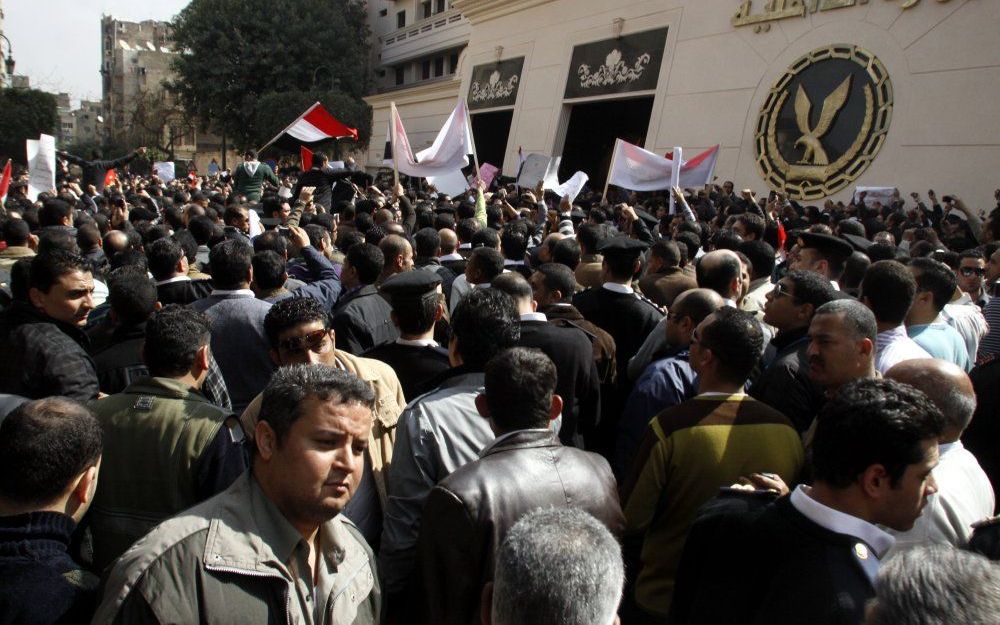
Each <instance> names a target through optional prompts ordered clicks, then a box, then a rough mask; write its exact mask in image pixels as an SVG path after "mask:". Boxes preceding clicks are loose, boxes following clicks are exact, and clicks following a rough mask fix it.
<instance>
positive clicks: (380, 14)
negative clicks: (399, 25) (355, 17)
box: [378, 9, 389, 17]
mask: <svg viewBox="0 0 1000 625" xmlns="http://www.w3.org/2000/svg"><path fill="white" fill-rule="evenodd" d="M386 15H389V9H382V10H381V11H379V12H378V16H379V17H385V16H386Z"/></svg>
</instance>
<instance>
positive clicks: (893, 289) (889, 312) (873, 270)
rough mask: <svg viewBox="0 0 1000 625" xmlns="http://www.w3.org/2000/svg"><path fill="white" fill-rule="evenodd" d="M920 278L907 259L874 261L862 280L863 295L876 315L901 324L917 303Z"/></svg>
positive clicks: (881, 318) (888, 321) (883, 320)
mask: <svg viewBox="0 0 1000 625" xmlns="http://www.w3.org/2000/svg"><path fill="white" fill-rule="evenodd" d="M916 292H917V282H916V280H914V279H913V274H912V273H910V270H909V269H907V268H906V266H905V265H904V264H903V263H900V262H898V261H895V260H880V261H878V262H877V263H872V266H871V267H869V268H868V271H866V272H865V277H864V278H863V279H862V280H861V296H862V297H863V298H866V299H867V300H868V306H869V307H870V308H871V309H872V312H873V313H875V319H877V320H878V321H882V322H884V323H891V324H893V325H899V324H901V323H903V320H904V319H906V313H907V312H908V311H909V310H910V306H911V305H912V304H913V297H914V295H916Z"/></svg>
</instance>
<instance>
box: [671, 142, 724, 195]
mask: <svg viewBox="0 0 1000 625" xmlns="http://www.w3.org/2000/svg"><path fill="white" fill-rule="evenodd" d="M718 161H719V146H718V145H716V146H715V147H711V148H709V149H707V150H705V151H704V152H702V153H701V154H699V155H697V156H695V157H694V158H692V159H689V160H686V161H685V160H683V159H682V160H681V172H680V177H679V178H678V183H677V186H679V187H680V188H682V189H697V188H698V187H703V186H705V185H706V184H708V183H710V182H712V176H714V175H715V164H716V163H717V162H718Z"/></svg>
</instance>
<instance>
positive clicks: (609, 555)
mask: <svg viewBox="0 0 1000 625" xmlns="http://www.w3.org/2000/svg"><path fill="white" fill-rule="evenodd" d="M496 563H497V564H496V573H495V574H494V581H493V582H492V583H491V584H487V585H486V590H485V591H484V592H483V607H482V623H483V625H523V624H524V623H531V622H538V623H560V624H561V625H618V623H619V619H618V617H617V615H616V611H617V609H618V603H619V602H620V601H621V596H622V582H623V580H624V578H625V567H624V564H623V563H622V555H621V548H620V547H619V546H618V542H617V541H616V540H615V537H614V536H613V535H612V534H611V532H609V531H608V530H607V528H606V527H604V526H603V525H601V523H600V522H598V521H597V519H595V518H593V517H592V516H590V515H589V514H587V513H586V512H584V511H582V510H576V509H572V508H570V509H565V508H556V509H548V510H546V509H540V510H536V511H534V512H530V513H528V514H526V515H525V516H523V517H521V520H520V521H518V522H517V523H516V524H514V527H512V528H511V529H510V532H508V533H507V538H506V540H504V542H503V544H502V545H501V546H500V549H499V550H498V551H497V555H496Z"/></svg>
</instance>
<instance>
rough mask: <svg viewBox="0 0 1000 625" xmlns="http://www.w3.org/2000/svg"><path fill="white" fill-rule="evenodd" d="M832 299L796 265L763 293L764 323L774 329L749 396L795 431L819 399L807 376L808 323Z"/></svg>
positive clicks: (818, 278) (814, 276)
mask: <svg viewBox="0 0 1000 625" xmlns="http://www.w3.org/2000/svg"><path fill="white" fill-rule="evenodd" d="M836 298H837V293H836V291H835V290H834V289H833V286H832V285H831V284H830V281H829V280H827V279H826V278H824V277H823V276H822V275H820V274H818V273H816V272H812V271H804V270H801V269H793V270H792V271H789V272H788V273H787V274H785V276H784V277H782V278H781V279H780V280H779V281H778V283H777V284H776V285H775V286H774V289H772V290H771V292H770V293H768V294H767V298H766V300H767V301H766V303H765V304H764V323H767V324H769V325H772V326H774V327H775V328H777V329H778V334H777V335H776V336H775V337H774V338H773V339H771V343H770V344H769V345H768V347H767V350H765V354H764V362H765V368H764V371H763V372H762V373H761V375H760V377H759V378H757V381H756V382H755V383H754V385H753V387H752V388H751V389H750V394H751V395H752V396H754V397H755V398H757V399H759V400H760V401H762V402H764V403H765V404H768V405H769V406H771V407H773V408H774V409H776V410H778V411H779V412H781V413H782V414H784V415H785V416H786V417H788V419H789V420H790V421H791V422H792V424H793V425H795V429H796V430H798V431H799V433H802V432H804V431H805V430H806V429H808V428H809V424H810V423H812V421H813V419H814V418H815V417H816V413H818V412H819V409H820V408H822V406H823V404H824V403H825V401H826V400H825V398H824V396H823V389H822V387H820V386H819V385H818V384H816V382H814V381H813V380H811V379H810V378H809V357H808V356H807V355H806V350H808V349H809V324H810V323H811V322H812V318H813V314H814V313H815V312H816V309H817V308H819V307H820V306H822V305H823V304H825V303H827V302H832V301H833V300H834V299H836Z"/></svg>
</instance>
